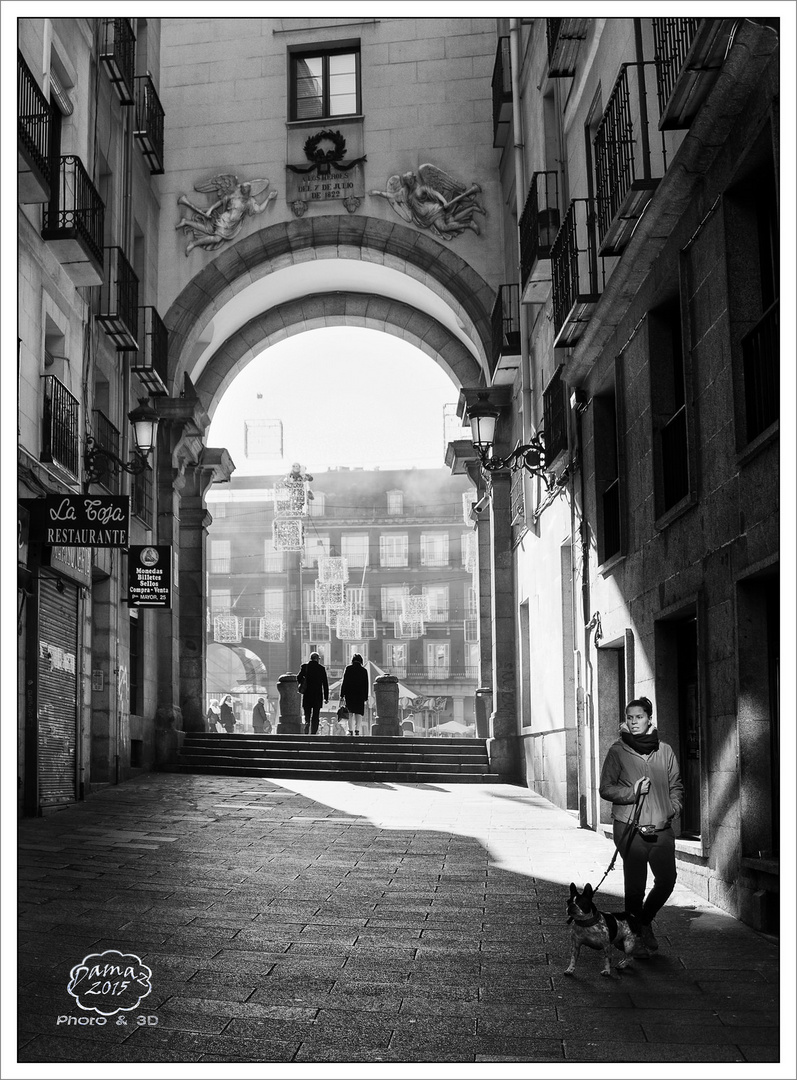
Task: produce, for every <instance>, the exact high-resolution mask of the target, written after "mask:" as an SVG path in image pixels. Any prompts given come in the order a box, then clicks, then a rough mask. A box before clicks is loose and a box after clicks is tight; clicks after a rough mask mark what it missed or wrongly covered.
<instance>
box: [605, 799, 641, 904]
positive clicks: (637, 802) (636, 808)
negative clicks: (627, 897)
mask: <svg viewBox="0 0 797 1080" xmlns="http://www.w3.org/2000/svg"><path fill="white" fill-rule="evenodd" d="M644 798H645V795H644V793H643V792H642V788H641V787H640V788H639V789H638V790H637V793H636V796H635V797H634V813H633V816H632V818H631V820H630V821H629V822H628V824H627V825H626V829H625V832H624V833H623V835H622V836H621V837H620V844H623V843H624V842H625V838H626V837H627V836H628V834H629V833H633V831H634V829H635V828H636V827H637V825H638V824H639V814H640V811H641V810H642V800H643V799H644ZM619 854H620V845H619V844H618V846H617V847H615V849H614V855H612V861H611V862H610V863H609V865H608V866H607V868H606V873H605V874H604V875H603V877H602V878H601V879H600V881H599V882H598V884H597V885H596V887H595V888H594V889H593V890H592V895H593V896H594V895H595V893H596V892H597V891H598V889H599V888H600V887H601V885H602V884H603V883H604V881H605V880H606V878H607V877H608V876H609V874H610V873H611V872H612V870H614V864H615V863H616V862H617V856H618V855H619Z"/></svg>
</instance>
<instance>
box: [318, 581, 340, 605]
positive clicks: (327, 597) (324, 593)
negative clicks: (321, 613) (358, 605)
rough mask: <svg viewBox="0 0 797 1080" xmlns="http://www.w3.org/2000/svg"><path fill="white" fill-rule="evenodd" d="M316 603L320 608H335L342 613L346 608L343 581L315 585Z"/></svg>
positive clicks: (319, 582)
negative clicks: (342, 609)
mask: <svg viewBox="0 0 797 1080" xmlns="http://www.w3.org/2000/svg"><path fill="white" fill-rule="evenodd" d="M315 603H316V607H319V608H330V607H331V608H334V609H335V610H337V611H340V609H341V608H343V607H345V606H346V597H345V595H344V592H343V582H342V581H321V579H320V578H319V580H318V581H317V582H316V583H315Z"/></svg>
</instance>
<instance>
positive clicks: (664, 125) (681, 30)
mask: <svg viewBox="0 0 797 1080" xmlns="http://www.w3.org/2000/svg"><path fill="white" fill-rule="evenodd" d="M736 21H737V20H734V19H654V20H653V39H654V56H655V63H656V70H657V72H658V96H659V127H660V128H661V130H662V131H665V130H672V129H673V128H688V127H689V125H690V124H691V123H692V121H693V120H694V118H695V117H696V116H697V114H698V112H699V110H700V107H701V106H702V104H703V102H704V101H705V100H706V98H707V97H708V94H709V91H710V90H711V88H712V86H713V85H714V83H715V81H716V79H717V76H718V75H719V71H720V68H721V67H722V64H723V62H724V60H725V56H726V55H727V51H728V45H729V43H730V40H731V34H732V32H733V27H734V24H735V22H736Z"/></svg>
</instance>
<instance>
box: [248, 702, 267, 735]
mask: <svg viewBox="0 0 797 1080" xmlns="http://www.w3.org/2000/svg"><path fill="white" fill-rule="evenodd" d="M252 727H253V729H254V730H255V731H256V732H257V733H258V734H260V735H270V734H271V720H270V718H269V709H268V705H267V704H266V699H265V698H262V697H259V698H258V699H257V701H256V702H255V707H254V709H252Z"/></svg>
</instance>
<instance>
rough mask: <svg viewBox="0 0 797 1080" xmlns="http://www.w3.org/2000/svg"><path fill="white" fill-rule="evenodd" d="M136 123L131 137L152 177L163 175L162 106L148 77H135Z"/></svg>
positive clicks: (150, 78)
mask: <svg viewBox="0 0 797 1080" xmlns="http://www.w3.org/2000/svg"><path fill="white" fill-rule="evenodd" d="M135 81H136V123H135V127H134V128H133V135H134V137H135V140H136V142H137V143H138V145H139V147H140V148H141V153H142V154H143V155H144V159H145V161H146V163H147V165H148V166H149V171H150V173H151V175H152V176H160V175H162V173H163V118H164V112H163V106H162V105H161V103H160V98H159V97H158V95H157V92H156V90H155V84H154V83H153V81H152V77H151V76H150V75H136V80H135Z"/></svg>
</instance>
